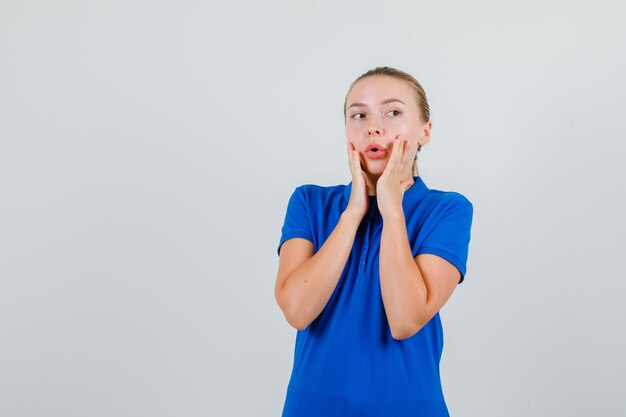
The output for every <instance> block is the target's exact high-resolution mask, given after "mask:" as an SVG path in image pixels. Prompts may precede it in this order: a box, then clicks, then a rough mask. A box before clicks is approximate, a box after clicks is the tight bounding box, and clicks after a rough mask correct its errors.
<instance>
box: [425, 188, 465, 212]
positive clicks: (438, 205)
mask: <svg viewBox="0 0 626 417" xmlns="http://www.w3.org/2000/svg"><path fill="white" fill-rule="evenodd" d="M424 206H425V208H426V210H427V211H428V212H429V213H430V214H431V215H433V216H438V215H439V216H446V215H448V214H452V213H461V212H463V213H466V214H467V215H469V216H470V217H471V216H472V215H473V212H474V205H473V204H472V202H471V201H470V199H469V198H467V197H466V196H465V195H464V194H462V193H460V192H458V191H449V190H437V189H430V190H428V194H427V195H426V196H425V198H424Z"/></svg>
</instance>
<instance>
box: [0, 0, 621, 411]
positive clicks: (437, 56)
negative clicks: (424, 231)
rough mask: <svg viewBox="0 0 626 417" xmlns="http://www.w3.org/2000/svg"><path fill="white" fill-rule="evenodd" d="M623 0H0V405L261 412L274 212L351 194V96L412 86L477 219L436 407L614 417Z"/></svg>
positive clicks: (423, 157)
mask: <svg viewBox="0 0 626 417" xmlns="http://www.w3.org/2000/svg"><path fill="white" fill-rule="evenodd" d="M623 15H624V5H623V4H621V3H620V2H618V1H595V2H591V3H589V2H571V1H561V2H545V1H541V2H540V1H524V2H515V3H511V2H498V1H491V2H488V1H482V2H464V1H458V2H433V1H429V2H414V1H385V2H383V1H377V2H372V1H361V2H348V1H315V2H314V1H306V2H305V1H286V0H285V1H280V2H277V1H274V2H267V1H264V2H257V1H246V2H207V1H170V2H163V1H82V2H79V1H53V2H47V1H41V0H39V1H16V0H2V2H1V3H0V56H1V60H2V65H0V332H1V333H0V334H1V335H0V338H1V339H0V415H2V416H7V417H18V416H20V417H21V416H29V417H39V416H63V417H71V416H81V417H83V416H153V417H158V416H177V417H178V416H220V417H221V416H278V415H280V412H281V410H282V405H283V401H284V396H285V392H286V388H287V383H288V378H289V375H290V372H291V366H292V361H293V347H294V342H295V334H296V331H295V329H293V328H291V327H290V326H289V324H288V323H287V322H286V320H285V319H284V317H283V315H282V312H281V311H280V309H279V307H278V305H277V304H276V302H275V299H274V282H275V278H276V271H277V266H278V257H277V254H276V247H277V245H278V241H279V238H280V228H281V226H282V223H283V220H284V214H285V209H286V205H287V200H288V198H289V196H290V194H291V193H292V191H293V189H294V188H295V187H296V186H297V185H300V184H303V183H315V184H320V185H334V184H347V183H348V182H349V181H350V179H351V178H350V174H349V170H348V163H347V156H346V151H345V146H344V143H345V134H344V127H343V115H342V105H343V100H344V96H345V94H346V92H347V89H348V87H349V84H350V83H351V82H352V80H354V79H355V78H356V77H357V76H358V75H360V74H361V73H363V72H365V71H367V70H368V69H371V68H373V67H375V66H378V65H389V66H392V67H396V68H399V69H402V70H404V71H407V72H409V73H411V74H412V75H414V76H415V77H416V78H417V79H418V80H419V81H420V82H421V83H422V85H423V86H424V88H425V90H426V93H427V95H428V98H429V102H430V105H431V111H432V113H431V115H432V121H433V129H432V139H431V142H430V143H429V144H428V145H427V146H425V147H424V148H423V149H422V152H421V153H420V157H419V158H420V159H419V164H420V174H421V175H422V177H423V179H424V181H425V182H426V184H427V185H428V186H429V187H430V188H435V189H441V190H452V191H457V192H460V193H462V194H464V195H465V196H466V197H467V198H468V199H469V200H470V201H472V203H473V204H474V223H473V227H472V241H471V244H470V250H469V259H468V264H467V275H466V279H465V281H464V282H463V283H462V284H461V285H460V286H459V287H458V288H457V290H456V291H455V293H454V294H453V296H452V298H451V299H450V300H449V301H448V304H446V306H444V308H443V310H442V312H441V314H442V320H443V325H444V334H445V346H444V353H443V358H442V363H441V374H442V380H443V385H444V393H445V396H446V401H447V403H448V407H449V409H450V413H451V415H453V416H458V417H461V416H463V417H485V416H494V417H501V416H508V417H515V416H535V417H542V416H550V417H553V416H565V415H567V416H591V415H611V416H616V415H625V414H626V406H625V403H624V401H623V395H622V394H623V392H622V391H623V386H624V385H623V383H624V381H623V379H624V377H623V375H624V374H626V364H625V361H624V358H623V356H622V354H623V352H624V351H625V350H626V346H625V332H624V330H623V328H624V316H625V307H624V301H623V300H624V295H625V290H626V284H625V283H624V277H623V268H622V267H621V265H622V260H623V257H624V249H625V247H624V241H625V239H624V238H625V237H626V221H625V220H624V215H625V213H626V203H625V199H624V194H623V193H624V189H625V187H624V184H623V182H624V179H625V178H626V175H625V174H626V172H625V169H624V164H623V161H624V157H625V153H626V152H625V150H626V146H625V144H624V141H625V140H626V128H625V127H624V119H623V113H624V109H625V106H624V101H625V100H626V88H625V82H624V74H625V73H626V65H625V64H626V62H625V57H626V54H625V53H624V51H625V50H626V48H625V46H626V45H625V44H626V30H625V29H624V26H623V19H622V17H623Z"/></svg>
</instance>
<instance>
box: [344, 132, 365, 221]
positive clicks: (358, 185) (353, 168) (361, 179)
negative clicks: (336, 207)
mask: <svg viewBox="0 0 626 417" xmlns="http://www.w3.org/2000/svg"><path fill="white" fill-rule="evenodd" d="M346 146H347V149H348V163H349V164H350V173H351V174H352V189H351V190H350V201H349V202H348V207H346V211H345V212H348V213H351V214H352V215H354V217H355V219H357V220H358V221H359V222H360V221H361V219H363V217H364V216H365V214H366V213H367V210H368V207H369V200H368V198H367V186H366V179H365V176H364V175H363V171H362V170H361V159H360V158H359V152H358V151H357V150H356V149H355V148H354V145H353V144H352V142H350V141H349V140H348V141H347V144H346Z"/></svg>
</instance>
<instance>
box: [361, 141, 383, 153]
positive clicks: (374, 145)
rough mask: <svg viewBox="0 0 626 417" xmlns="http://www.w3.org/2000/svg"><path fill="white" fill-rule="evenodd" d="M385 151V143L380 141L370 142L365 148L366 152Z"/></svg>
mask: <svg viewBox="0 0 626 417" xmlns="http://www.w3.org/2000/svg"><path fill="white" fill-rule="evenodd" d="M376 150H378V151H385V150H386V149H385V148H383V145H381V144H379V143H370V144H369V145H368V146H367V148H365V152H369V151H376Z"/></svg>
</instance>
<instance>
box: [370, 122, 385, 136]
mask: <svg viewBox="0 0 626 417" xmlns="http://www.w3.org/2000/svg"><path fill="white" fill-rule="evenodd" d="M382 133H383V129H382V127H381V125H380V123H378V122H377V121H375V120H374V121H372V123H371V124H370V125H369V126H368V128H367V136H378V135H382Z"/></svg>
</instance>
